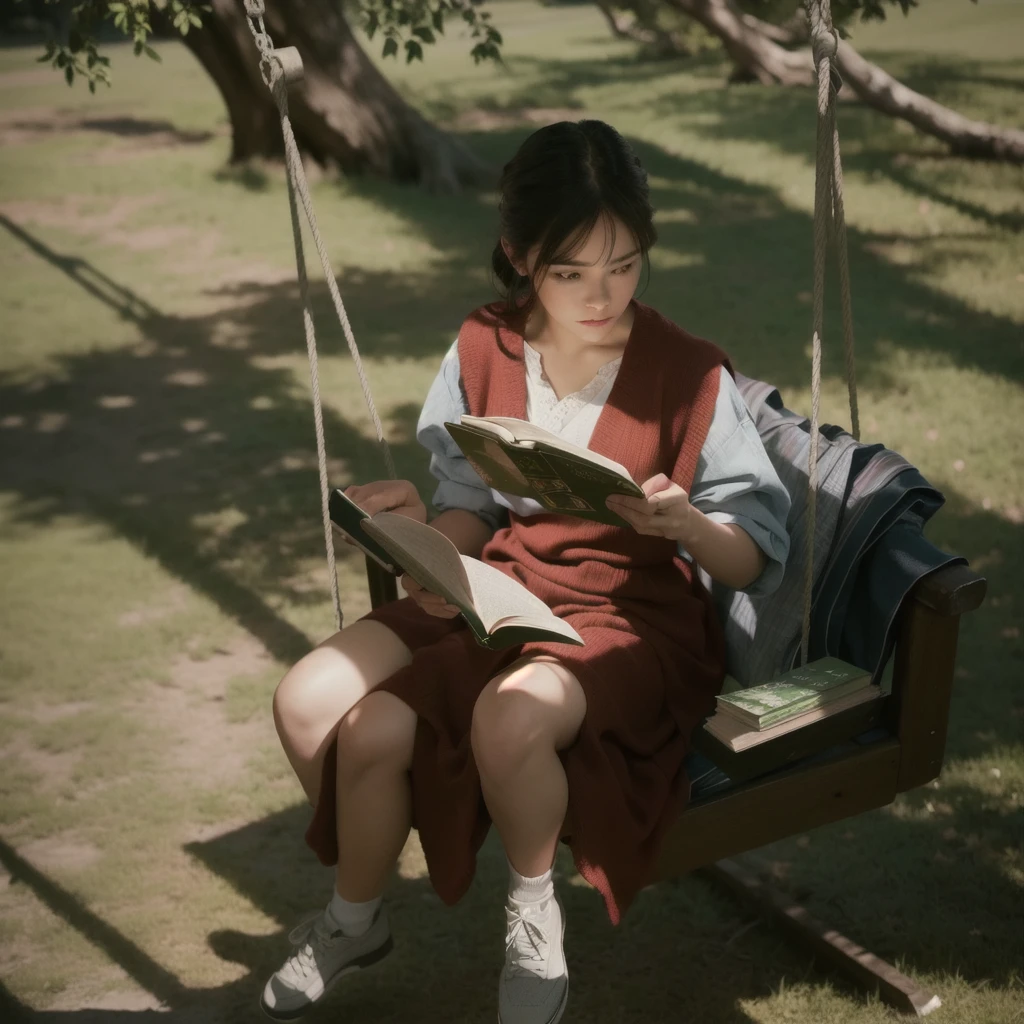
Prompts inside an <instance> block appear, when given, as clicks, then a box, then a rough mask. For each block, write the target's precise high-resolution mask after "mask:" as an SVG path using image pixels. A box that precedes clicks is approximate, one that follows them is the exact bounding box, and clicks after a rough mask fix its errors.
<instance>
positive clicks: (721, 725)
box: [704, 658, 881, 752]
mask: <svg viewBox="0 0 1024 1024" xmlns="http://www.w3.org/2000/svg"><path fill="white" fill-rule="evenodd" d="M880 696H881V690H880V688H879V687H878V686H874V685H872V683H871V673H870V672H865V671H864V669H861V668H857V667H856V666H854V665H850V664H849V663H847V662H845V661H841V660H840V659H839V658H821V659H820V660H818V661H815V662H812V663H811V664H809V665H804V666H802V667H801V668H795V669H792V670H791V671H789V672H786V673H784V674H783V675H780V676H778V677H777V678H776V679H773V680H771V681H770V682H767V683H762V684H761V685H760V686H751V687H748V688H747V689H744V690H736V691H734V692H732V693H726V694H722V695H721V696H719V697H718V698H717V703H718V706H717V708H716V710H715V713H714V715H712V716H711V718H709V719H708V720H707V721H706V722H705V723H704V728H705V729H706V730H707V731H708V732H709V733H710V734H711V735H712V736H714V737H716V738H717V739H719V740H720V741H721V742H722V743H724V744H725V746H727V747H728V748H729V749H730V750H734V751H737V752H738V751H741V750H746V749H748V748H749V747H754V746H757V745H758V744H760V743H765V742H767V741H768V740H771V739H775V737H777V736H782V735H785V734H786V733H789V732H792V731H793V730H795V729H800V728H802V727H804V726H806V725H810V724H811V723H812V722H818V721H821V720H822V719H825V718H829V717H831V716H832V715H836V714H838V713H839V712H840V711H845V710H846V709H847V708H852V707H856V706H857V705H858V704H865V703H867V702H868V701H872V700H877V699H878V698H879V697H880Z"/></svg>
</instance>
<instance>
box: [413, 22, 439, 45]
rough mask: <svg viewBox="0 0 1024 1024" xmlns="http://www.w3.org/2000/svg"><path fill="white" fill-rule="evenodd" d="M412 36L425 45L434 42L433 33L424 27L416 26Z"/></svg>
mask: <svg viewBox="0 0 1024 1024" xmlns="http://www.w3.org/2000/svg"><path fill="white" fill-rule="evenodd" d="M412 34H413V35H414V36H416V37H417V38H418V39H422V40H423V42H425V43H432V42H434V33H433V32H431V31H430V29H429V28H427V26H426V25H417V26H416V27H415V28H414V29H413V30H412Z"/></svg>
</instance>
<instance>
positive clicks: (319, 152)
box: [184, 0, 493, 192]
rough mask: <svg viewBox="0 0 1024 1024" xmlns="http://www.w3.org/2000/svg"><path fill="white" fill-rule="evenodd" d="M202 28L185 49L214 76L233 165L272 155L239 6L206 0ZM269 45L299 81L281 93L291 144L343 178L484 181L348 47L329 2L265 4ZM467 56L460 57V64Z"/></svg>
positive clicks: (483, 168)
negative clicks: (285, 51)
mask: <svg viewBox="0 0 1024 1024" xmlns="http://www.w3.org/2000/svg"><path fill="white" fill-rule="evenodd" d="M211 8H212V10H211V11H210V13H209V14H207V15H206V16H205V17H204V19H203V28H202V29H199V30H196V29H193V30H192V31H191V32H189V33H188V35H187V36H185V40H184V41H185V44H186V46H188V48H189V49H190V50H191V51H192V53H193V54H194V55H195V57H196V58H197V59H198V60H199V62H200V63H201V64H202V66H203V68H204V69H205V70H206V71H207V73H208V74H209V75H210V77H211V78H212V79H213V81H214V83H215V84H216V86H217V88H218V89H219V90H220V93H221V96H222V97H223V98H224V103H225V105H226V106H227V109H228V115H229V116H230V118H231V132H232V143H231V160H232V162H239V161H244V160H247V159H249V158H251V157H273V158H277V157H280V156H281V154H282V152H283V144H282V141H281V126H280V120H279V117H278V113H277V108H276V107H275V106H274V103H273V101H272V99H271V97H270V93H269V91H268V89H267V87H266V85H264V83H263V79H262V78H261V77H260V72H259V64H258V52H257V50H256V45H255V43H254V41H253V38H252V35H251V34H250V32H249V28H248V25H247V24H246V18H245V15H244V9H243V6H242V4H241V3H240V2H239V0H211ZM264 22H265V24H266V28H267V32H268V33H269V34H270V37H271V38H272V39H273V41H274V46H275V47H279V48H280V47H285V46H295V47H297V48H298V50H299V53H300V54H301V55H302V62H303V66H304V71H305V78H304V80H303V81H302V82H301V83H300V84H298V85H295V86H292V87H291V88H290V90H289V97H288V109H289V113H290V115H291V120H292V127H293V129H294V131H295V137H296V140H297V141H298V144H299V147H300V148H301V149H302V150H303V152H304V153H307V154H308V155H309V156H311V157H313V158H314V159H315V160H317V161H318V162H320V163H322V164H327V165H333V166H336V167H337V168H338V169H339V170H341V171H342V172H343V173H345V174H372V175H375V176H379V177H382V178H387V179H390V180H393V181H406V182H419V183H421V184H423V185H425V186H426V187H427V188H428V189H430V190H432V191H438V192H457V191H459V190H460V189H461V188H463V187H465V186H473V185H478V184H482V183H485V182H489V181H491V180H492V179H493V172H492V170H491V169H490V168H489V167H488V166H487V165H486V164H484V163H483V162H482V161H481V160H479V159H478V158H477V157H476V156H474V155H473V154H472V153H471V152H470V151H469V150H468V149H467V148H466V147H465V146H463V144H462V143H461V142H459V141H458V140H457V139H455V138H453V137H452V136H450V135H447V134H446V133H444V132H443V131H441V130H440V129H439V128H437V127H435V126H434V125H432V124H431V123H430V122H429V121H427V120H426V119H425V118H424V117H422V116H421V115H420V114H419V113H417V112H416V111H415V110H414V109H413V108H412V107H410V106H409V105H408V104H407V103H406V102H405V100H404V99H402V97H401V96H400V95H399V94H398V92H397V91H396V90H395V89H394V87H393V86H392V85H391V83H390V82H388V80H387V79H386V78H385V77H384V76H383V75H382V74H381V73H380V71H378V70H377V68H376V67H375V66H374V65H373V64H372V63H371V61H370V60H369V58H368V57H367V55H366V53H365V52H364V51H363V49H362V48H361V47H360V45H359V43H358V42H357V41H356V39H355V37H354V35H353V33H352V30H351V28H350V27H349V25H348V22H346V20H345V18H344V16H343V15H342V13H341V5H340V4H338V3H336V2H334V0H270V2H268V3H267V11H266V14H265V15H264ZM467 59H468V58H467Z"/></svg>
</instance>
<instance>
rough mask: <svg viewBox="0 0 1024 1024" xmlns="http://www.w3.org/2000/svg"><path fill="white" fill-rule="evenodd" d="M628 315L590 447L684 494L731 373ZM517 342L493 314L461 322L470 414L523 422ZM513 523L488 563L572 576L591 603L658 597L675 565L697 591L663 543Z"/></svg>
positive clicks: (580, 526)
mask: <svg viewBox="0 0 1024 1024" xmlns="http://www.w3.org/2000/svg"><path fill="white" fill-rule="evenodd" d="M634 307H635V318H634V322H633V328H632V330H631V332H630V336H629V340H628V342H627V344H626V348H625V351H624V352H623V357H622V362H621V364H620V366H619V372H618V375H617V377H616V379H615V382H614V384H613V386H612V390H611V393H610V394H609V396H608V400H607V402H606V403H605V406H604V409H603V410H602V412H601V416H600V418H599V419H598V421H597V424H596V426H595V428H594V432H593V435H592V436H591V439H590V443H589V446H588V447H589V448H590V449H591V450H592V451H594V452H597V453H599V454H601V455H605V456H607V457H609V458H612V459H614V460H615V461H616V462H619V463H621V464H622V465H624V466H625V467H626V469H628V470H629V472H630V474H631V475H632V477H633V479H634V480H636V481H637V482H638V483H643V482H644V481H645V480H647V479H648V478H649V477H652V476H654V475H655V474H656V473H659V472H661V473H664V474H665V475H666V476H668V477H669V478H670V479H671V480H673V481H674V482H675V483H677V484H679V486H680V487H682V488H683V489H684V490H685V491H687V492H689V491H690V488H691V485H692V482H693V474H694V471H695V469H696V466H697V459H698V456H699V455H700V451H701V448H702V447H703V445H704V441H705V439H706V437H707V434H708V429H709V427H710V425H711V418H712V415H713V414H714V409H715V401H716V399H717V397H718V386H719V380H720V369H719V368H720V367H721V366H722V365H723V364H724V365H725V366H726V367H727V368H729V370H730V372H732V371H731V366H730V365H729V361H728V358H727V357H726V355H725V354H724V353H723V352H722V351H721V350H720V349H719V348H717V347H716V346H715V345H713V344H711V342H708V341H705V340H703V339H701V338H697V337H694V336H693V335H691V334H688V333H687V332H686V331H684V330H682V329H681V328H679V327H677V326H676V325H675V324H673V323H672V322H671V321H669V320H667V319H666V318H665V317H663V316H661V315H660V314H659V313H657V312H656V311H655V310H653V309H651V308H650V307H649V306H646V305H644V304H642V303H639V302H634ZM523 344H524V342H523V336H522V334H521V333H520V331H519V330H517V329H516V328H515V327H514V326H513V324H512V323H511V322H510V320H509V318H508V317H506V316H505V315H503V314H502V312H501V311H500V309H499V308H498V307H496V306H487V307H483V308H481V309H479V310H477V311H476V312H474V313H473V314H471V315H470V316H469V317H468V318H467V319H466V321H465V323H464V324H463V326H462V329H461V331H460V332H459V342H458V348H459V363H460V367H461V374H462V384H463V387H464V388H465V392H466V398H467V400H468V405H469V411H470V413H471V414H472V415H474V416H515V417H518V418H520V419H525V417H526V367H525V363H524V356H523ZM511 522H512V527H511V531H499V532H498V533H497V534H496V535H495V537H494V539H493V540H492V541H491V542H490V543H489V544H488V546H487V547H485V549H484V551H483V553H482V556H481V557H482V558H483V559H484V560H485V561H489V562H498V563H501V562H504V561H505V560H506V559H508V558H511V559H514V560H516V561H526V562H527V563H528V564H529V568H530V569H531V570H532V572H531V573H530V575H531V576H532V575H534V574H537V575H539V576H541V577H547V578H549V579H552V581H554V580H555V579H557V580H558V582H559V583H562V584H563V585H564V584H566V583H568V582H569V580H568V578H567V576H566V574H567V573H571V579H572V585H573V587H574V588H576V589H582V590H583V591H584V592H585V593H586V594H590V595H593V597H595V598H596V597H599V596H600V595H609V594H612V593H614V594H615V595H616V596H617V597H618V598H620V599H626V600H629V599H630V598H637V599H640V600H642V601H644V602H649V601H651V600H657V599H658V595H657V594H656V593H652V592H651V590H650V586H651V584H653V583H655V577H658V578H661V579H666V578H667V577H665V576H664V575H663V572H659V571H658V569H662V570H664V569H666V568H668V567H669V565H671V563H672V562H673V561H675V569H674V570H673V573H674V574H675V573H678V572H680V571H681V573H682V575H683V577H684V578H685V581H686V584H687V589H690V588H692V587H697V588H699V589H700V590H703V588H700V587H699V582H698V581H697V580H696V577H695V576H694V574H693V573H692V570H691V568H690V565H689V563H687V562H686V561H685V560H683V559H678V558H675V555H676V546H675V543H674V542H672V541H669V540H666V539H664V538H660V537H649V536H644V535H642V534H639V533H637V532H635V531H634V530H631V529H626V528H622V527H617V526H606V525H604V524H601V523H592V522H589V521H587V520H582V519H576V518H572V517H569V516H564V515H555V514H551V515H548V514H539V515H533V516H518V515H516V514H515V513H511ZM510 532H511V533H512V534H514V537H515V542H513V541H512V538H511V537H510V536H509V533H510ZM513 549H514V550H513ZM581 568H585V572H580V569H581ZM652 573H653V576H652ZM658 589H660V588H658ZM538 596H543V595H538ZM663 596H664V597H665V598H669V595H668V594H667V593H664V595H663ZM669 599H670V598H669Z"/></svg>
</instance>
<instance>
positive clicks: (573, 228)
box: [491, 121, 658, 312]
mask: <svg viewBox="0 0 1024 1024" xmlns="http://www.w3.org/2000/svg"><path fill="white" fill-rule="evenodd" d="M499 189H500V191H501V200H500V202H499V205H498V213H499V221H500V228H501V237H502V238H504V239H505V240H506V241H507V242H508V243H509V245H510V246H511V248H512V250H513V252H514V253H515V254H516V257H517V258H523V259H525V257H526V254H527V252H528V251H529V250H530V249H532V248H533V247H534V246H535V245H540V253H539V254H538V258H537V263H536V266H535V268H534V272H535V274H536V273H537V272H543V270H544V269H545V268H547V267H549V266H551V265H552V264H556V263H561V262H564V261H565V260H571V259H572V258H573V256H574V255H575V254H576V253H577V252H579V250H580V249H581V248H582V247H583V245H584V243H585V242H586V239H587V237H588V236H589V235H590V232H591V231H592V230H593V229H594V226H595V225H596V224H597V222H598V221H599V220H600V219H601V218H602V217H605V218H610V217H612V216H616V217H618V218H619V219H620V220H621V221H622V222H623V223H624V224H625V225H626V226H627V227H628V228H629V230H630V231H631V232H632V234H633V236H634V237H635V238H636V242H637V245H638V247H639V248H640V252H641V255H642V257H643V260H644V265H645V267H647V268H648V269H649V264H648V262H647V254H648V252H649V251H650V248H651V246H653V245H654V243H655V241H656V240H657V237H658V236H657V231H656V230H655V228H654V223H653V219H652V218H653V214H654V211H653V210H652V208H651V202H650V193H649V190H648V187H647V172H646V171H645V170H644V169H643V166H642V165H641V163H640V161H639V159H638V158H637V156H636V154H635V153H634V152H633V150H632V149H631V148H630V145H629V143H628V142H626V140H625V139H624V138H623V137H622V136H621V135H620V134H619V133H618V132H617V131H616V130H615V129H614V128H612V126H611V125H609V124H605V123H604V121H559V122H558V123H556V124H551V125H548V126H547V127H546V128H541V129H540V130H539V131H536V132H534V133H533V134H532V135H531V136H530V137H529V138H528V139H527V140H526V141H525V142H524V143H523V144H522V145H521V146H520V147H519V149H518V151H517V152H516V155H515V156H514V157H512V159H511V160H510V161H509V162H508V163H507V164H506V165H505V167H504V170H503V171H502V174H501V181H500V183H499ZM614 244H615V238H614V234H613V236H612V245H613V246H614ZM491 267H492V269H493V271H494V276H495V277H496V278H497V279H498V281H499V282H500V283H501V285H502V286H503V290H504V293H505V299H506V301H507V303H508V306H509V310H510V311H511V310H513V309H516V308H519V309H522V310H524V311H525V312H528V311H529V307H530V306H532V304H533V302H534V301H535V298H536V293H535V291H534V288H533V282H532V281H531V279H530V278H529V277H526V276H523V275H521V274H519V273H517V271H516V269H515V267H513V266H512V263H511V261H510V260H509V258H508V256H507V255H506V254H505V250H504V249H503V248H502V245H501V241H500V240H499V242H498V244H497V245H496V246H495V247H494V252H493V254H492V256H491Z"/></svg>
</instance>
